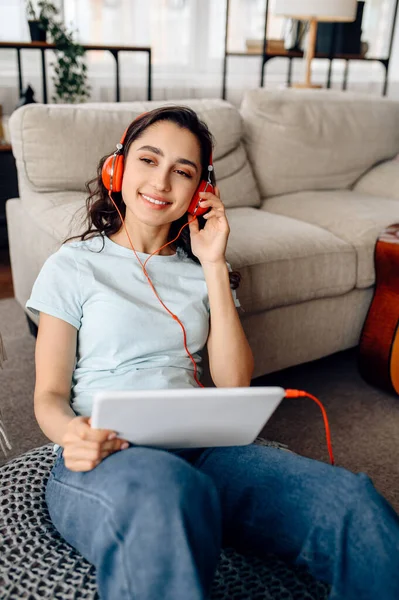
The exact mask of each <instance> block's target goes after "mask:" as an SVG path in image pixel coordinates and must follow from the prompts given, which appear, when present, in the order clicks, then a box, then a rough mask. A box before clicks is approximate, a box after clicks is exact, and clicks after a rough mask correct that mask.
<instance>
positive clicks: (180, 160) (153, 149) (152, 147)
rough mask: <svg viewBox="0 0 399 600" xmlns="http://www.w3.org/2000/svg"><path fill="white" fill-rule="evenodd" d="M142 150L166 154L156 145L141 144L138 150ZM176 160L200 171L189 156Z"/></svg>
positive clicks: (161, 154) (160, 154)
mask: <svg viewBox="0 0 399 600" xmlns="http://www.w3.org/2000/svg"><path fill="white" fill-rule="evenodd" d="M140 150H149V151H150V152H154V154H158V155H159V156H165V155H164V153H163V152H162V150H161V148H156V147H155V146H141V148H139V149H138V150H137V152H139V151H140ZM175 162H177V163H179V164H180V165H189V166H191V167H194V169H195V170H196V171H198V167H197V165H196V164H195V163H194V162H193V161H192V160H188V158H177V159H176V161H175Z"/></svg>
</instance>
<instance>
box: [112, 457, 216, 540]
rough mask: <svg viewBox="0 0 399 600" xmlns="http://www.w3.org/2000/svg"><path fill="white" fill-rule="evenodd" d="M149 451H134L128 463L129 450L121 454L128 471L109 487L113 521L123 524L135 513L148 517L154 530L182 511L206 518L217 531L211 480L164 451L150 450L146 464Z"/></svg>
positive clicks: (197, 518)
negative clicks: (150, 453)
mask: <svg viewBox="0 0 399 600" xmlns="http://www.w3.org/2000/svg"><path fill="white" fill-rule="evenodd" d="M149 452H151V450H149V449H143V452H142V453H141V452H140V449H137V448H135V449H134V452H132V453H131V461H129V450H125V451H124V459H125V461H126V462H131V465H129V466H130V467H131V469H129V468H128V469H124V470H123V471H124V473H123V477H117V481H114V484H111V486H110V487H114V492H112V501H111V502H110V506H109V507H110V509H111V511H112V512H113V513H114V517H115V520H116V521H118V522H120V521H121V520H122V521H123V520H125V525H127V524H129V523H130V522H131V519H132V516H133V515H134V514H135V513H136V512H139V513H140V514H141V515H142V516H143V515H146V516H148V518H151V520H152V525H153V527H154V528H155V527H157V526H159V524H160V522H162V521H164V520H167V519H169V520H170V519H171V518H172V515H173V513H174V512H176V513H181V512H182V511H184V514H185V518H189V519H190V518H192V519H193V520H201V519H202V518H206V519H207V520H209V521H210V523H212V526H214V527H216V529H218V525H219V522H220V520H221V508H220V500H219V494H218V492H217V489H216V486H215V485H214V483H213V481H212V479H211V478H210V477H209V476H208V475H206V474H204V473H201V472H200V471H198V470H197V469H195V468H194V467H192V466H191V465H190V464H189V463H187V462H186V461H184V460H182V459H181V458H178V457H177V456H175V455H173V454H171V453H168V452H159V451H154V452H155V453H156V454H155V455H154V456H153V457H152V459H151V460H150V461H149V462H148V453H149ZM114 479H115V476H114Z"/></svg>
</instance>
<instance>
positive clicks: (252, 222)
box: [226, 208, 356, 313]
mask: <svg viewBox="0 0 399 600" xmlns="http://www.w3.org/2000/svg"><path fill="white" fill-rule="evenodd" d="M227 216H228V219H229V223H230V229H231V232H230V237H229V243H228V247H227V253H226V256H227V260H228V261H229V262H230V263H231V265H232V266H233V267H234V268H235V269H238V270H239V271H240V272H241V275H242V277H243V279H242V282H241V285H240V288H239V289H238V297H239V299H240V302H241V305H242V306H243V308H244V310H245V311H246V312H247V313H255V312H260V311H263V310H266V309H270V308H275V307H278V306H287V305H290V304H296V303H298V302H304V301H306V300H311V299H314V298H323V297H331V296H339V295H340V294H345V293H346V292H348V291H349V290H352V289H353V288H354V286H355V282H356V252H355V251H354V249H353V247H352V245H351V244H350V243H347V242H345V241H343V240H341V239H340V238H338V237H336V236H335V235H333V234H332V233H330V232H328V231H326V230H324V229H320V228H319V227H315V226H314V225H310V224H308V223H304V222H303V221H300V220H296V219H291V218H288V217H282V216H279V215H275V214H272V213H268V212H266V211H261V210H259V209H254V208H231V209H228V211H227Z"/></svg>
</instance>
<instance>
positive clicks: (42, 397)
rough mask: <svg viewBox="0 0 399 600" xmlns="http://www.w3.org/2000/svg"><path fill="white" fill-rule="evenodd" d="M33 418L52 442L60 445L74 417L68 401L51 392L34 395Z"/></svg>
mask: <svg viewBox="0 0 399 600" xmlns="http://www.w3.org/2000/svg"><path fill="white" fill-rule="evenodd" d="M34 406H35V416H36V419H37V422H38V423H39V426H40V429H41V430H42V431H43V433H44V435H46V436H47V437H48V438H49V439H50V440H51V441H52V442H55V443H56V444H59V445H62V443H61V442H62V439H63V437H64V435H65V433H66V428H67V425H68V424H69V422H70V421H71V420H72V419H74V418H75V417H76V415H75V413H74V412H73V410H72V408H71V406H70V404H69V400H68V399H67V398H65V397H64V396H61V395H60V394H55V393H53V392H41V393H40V394H35V404H34Z"/></svg>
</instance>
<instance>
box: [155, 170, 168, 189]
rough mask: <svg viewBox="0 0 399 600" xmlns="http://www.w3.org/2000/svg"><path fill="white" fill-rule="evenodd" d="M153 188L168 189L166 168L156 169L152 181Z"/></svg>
mask: <svg viewBox="0 0 399 600" xmlns="http://www.w3.org/2000/svg"><path fill="white" fill-rule="evenodd" d="M152 184H153V186H154V189H156V190H158V191H159V192H169V191H170V175H169V172H168V170H167V169H157V172H156V173H155V174H154V180H153V182H152Z"/></svg>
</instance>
